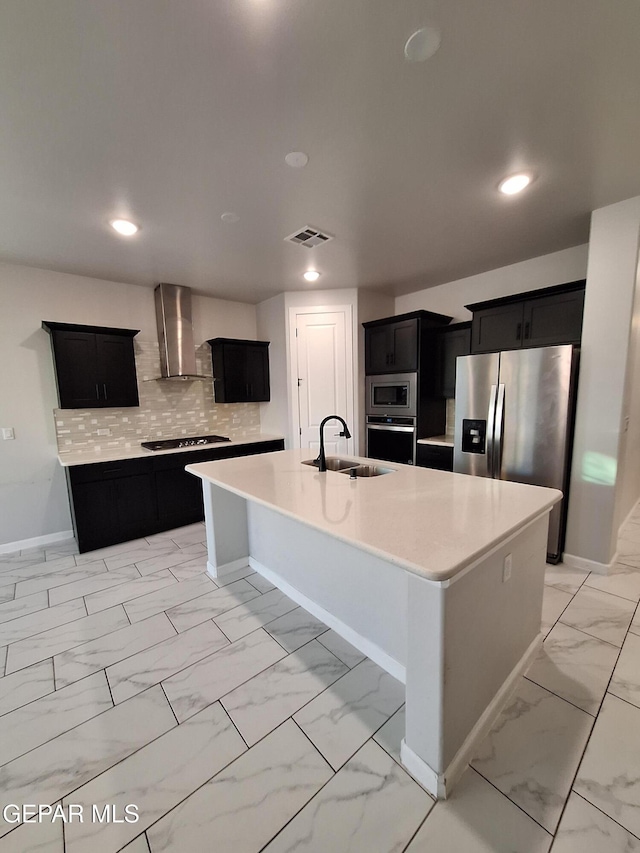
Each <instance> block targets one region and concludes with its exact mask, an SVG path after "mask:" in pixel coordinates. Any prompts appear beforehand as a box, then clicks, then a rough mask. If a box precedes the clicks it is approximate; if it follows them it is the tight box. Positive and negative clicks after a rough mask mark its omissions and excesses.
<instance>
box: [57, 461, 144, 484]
mask: <svg viewBox="0 0 640 853" xmlns="http://www.w3.org/2000/svg"><path fill="white" fill-rule="evenodd" d="M152 470H153V468H152V460H151V459H117V460H114V461H113V462H95V463H92V464H89V465H74V466H72V467H70V468H69V478H70V480H71V483H72V484H73V485H75V484H76V483H95V482H97V481H100V480H117V479H118V478H119V477H132V476H135V475H136V474H150V473H151V472H152Z"/></svg>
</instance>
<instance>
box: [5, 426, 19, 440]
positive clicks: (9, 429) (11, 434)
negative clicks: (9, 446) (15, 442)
mask: <svg viewBox="0 0 640 853" xmlns="http://www.w3.org/2000/svg"><path fill="white" fill-rule="evenodd" d="M15 437H16V434H15V432H14V431H13V427H3V428H2V439H3V441H10V440H11V439H13V438H15Z"/></svg>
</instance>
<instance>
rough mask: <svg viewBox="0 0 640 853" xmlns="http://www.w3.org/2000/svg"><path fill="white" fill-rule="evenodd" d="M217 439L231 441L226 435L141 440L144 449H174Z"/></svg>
mask: <svg viewBox="0 0 640 853" xmlns="http://www.w3.org/2000/svg"><path fill="white" fill-rule="evenodd" d="M219 441H231V439H230V438H227V436H226V435H195V436H192V437H191V438H166V439H162V440H161V441H143V442H141V447H144V449H145V450H175V449H177V448H180V447H202V445H204V444H216V443H217V442H219Z"/></svg>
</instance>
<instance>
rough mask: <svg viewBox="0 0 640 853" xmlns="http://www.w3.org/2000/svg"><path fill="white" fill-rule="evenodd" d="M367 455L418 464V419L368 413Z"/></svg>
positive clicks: (387, 460)
mask: <svg viewBox="0 0 640 853" xmlns="http://www.w3.org/2000/svg"><path fill="white" fill-rule="evenodd" d="M366 426H367V450H366V453H367V456H369V457H371V458H372V459H384V460H385V461H386V462H401V463H403V464H404V465H415V464H416V419H415V418H408V417H385V416H383V415H367V425H366Z"/></svg>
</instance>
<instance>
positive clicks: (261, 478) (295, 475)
mask: <svg viewBox="0 0 640 853" xmlns="http://www.w3.org/2000/svg"><path fill="white" fill-rule="evenodd" d="M312 457H313V452H312V451H310V450H286V451H279V452H275V453H266V454H262V455H260V456H250V457H243V458H239V459H222V460H219V461H213V462H202V463H197V464H193V465H188V466H187V471H190V472H191V473H192V474H195V475H196V476H198V477H200V478H201V479H203V480H207V481H209V482H211V483H213V484H214V485H217V486H220V487H222V488H223V489H226V490H228V491H230V492H232V493H234V494H236V495H238V496H240V497H242V498H245V499H246V500H248V501H255V502H257V503H259V504H262V505H263V506H266V507H269V508H271V509H273V510H274V511H276V512H278V513H282V514H283V515H286V516H289V517H291V518H294V519H296V520H298V521H300V522H302V523H303V524H307V525H309V526H310V527H313V528H315V529H316V530H321V531H324V532H325V533H327V534H329V535H331V536H334V537H335V538H337V539H340V540H342V541H344V542H346V543H348V544H351V545H353V546H355V547H357V548H360V549H362V550H364V551H367V552H369V553H371V554H374V555H375V556H378V557H382V558H384V559H386V560H388V561H389V562H392V563H394V564H396V565H398V566H401V567H402V568H405V569H407V570H408V571H410V572H413V573H415V574H418V575H421V576H422V577H425V578H427V579H428V580H431V581H446V580H449V579H450V578H453V577H454V576H455V575H457V574H458V573H460V572H462V571H463V570H464V569H465V568H467V567H468V566H470V565H472V564H473V563H474V562H476V561H477V560H479V559H480V558H482V557H483V556H484V555H485V554H487V553H488V552H489V551H490V550H491V549H492V548H493V547H495V546H496V545H497V544H498V543H499V542H503V541H504V540H505V539H507V538H508V537H509V536H511V535H512V534H514V533H516V532H517V531H518V530H519V529H521V528H522V527H523V526H524V525H526V524H528V523H529V522H530V521H533V520H534V519H536V518H539V517H540V516H541V515H543V514H544V513H545V512H547V511H548V510H550V509H551V507H552V506H553V505H554V504H555V503H557V501H559V500H560V498H561V497H562V493H561V492H559V491H558V490H556V489H547V488H541V487H539V486H529V485H522V484H520V483H511V482H507V481H504V480H490V479H486V478H483V477H471V476H468V475H466V474H451V473H449V472H446V471H437V470H433V469H429V468H416V467H413V466H411V465H399V464H396V463H386V462H382V463H379V464H381V465H383V466H385V467H388V468H393V469H394V470H393V472H392V473H389V474H384V475H382V476H379V477H371V478H358V479H356V480H351V479H350V478H349V476H348V475H345V474H342V473H339V472H337V471H327V472H325V473H323V474H321V473H319V472H318V470H317V469H316V468H314V467H312V466H309V465H303V464H302V462H303V461H304V460H307V459H310V458H312ZM349 458H350V459H354V460H356V461H357V462H360V463H363V464H371V462H372V460H371V459H363V458H360V457H355V456H349Z"/></svg>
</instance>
